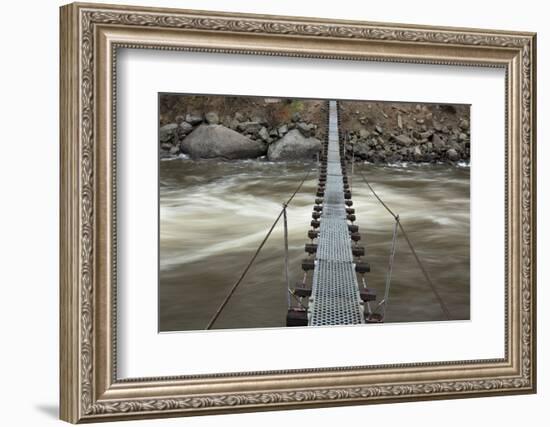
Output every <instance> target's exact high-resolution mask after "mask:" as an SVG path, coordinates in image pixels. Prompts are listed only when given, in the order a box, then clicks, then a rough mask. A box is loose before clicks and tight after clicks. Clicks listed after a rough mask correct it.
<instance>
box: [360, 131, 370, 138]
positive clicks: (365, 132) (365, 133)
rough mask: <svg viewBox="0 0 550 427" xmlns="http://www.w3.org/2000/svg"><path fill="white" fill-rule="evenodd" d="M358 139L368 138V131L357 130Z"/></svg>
mask: <svg viewBox="0 0 550 427" xmlns="http://www.w3.org/2000/svg"><path fill="white" fill-rule="evenodd" d="M359 137H360V138H362V139H367V138H368V137H369V131H368V130H366V129H360V130H359Z"/></svg>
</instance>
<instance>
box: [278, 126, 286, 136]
mask: <svg viewBox="0 0 550 427" xmlns="http://www.w3.org/2000/svg"><path fill="white" fill-rule="evenodd" d="M277 132H278V133H279V136H280V137H283V136H285V133H287V132H288V126H287V125H281V126H279V129H277Z"/></svg>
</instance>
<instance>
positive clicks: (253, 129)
mask: <svg viewBox="0 0 550 427" xmlns="http://www.w3.org/2000/svg"><path fill="white" fill-rule="evenodd" d="M261 128H262V125H261V124H260V123H259V122H241V123H239V124H238V126H237V129H238V130H240V131H241V132H245V133H258V132H259V131H260V129H261Z"/></svg>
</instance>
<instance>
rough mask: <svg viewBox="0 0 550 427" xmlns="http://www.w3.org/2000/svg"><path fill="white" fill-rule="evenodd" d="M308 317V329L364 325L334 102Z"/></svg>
mask: <svg viewBox="0 0 550 427" xmlns="http://www.w3.org/2000/svg"><path fill="white" fill-rule="evenodd" d="M309 313H310V315H309V325H311V326H322V325H346V324H358V323H365V320H364V316H363V308H362V306H361V298H360V296H359V288H358V283H357V276H356V274H355V265H354V263H353V255H352V251H351V239H350V235H349V231H348V223H347V219H346V207H345V202H344V182H343V180H342V167H341V163H340V141H339V132H338V109H337V105H336V101H330V103H329V135H328V151H327V179H326V185H325V194H324V200H323V211H322V216H321V224H320V227H319V237H318V249H317V254H316V257H315V268H314V272H313V288H312V304H311V305H310V309H309Z"/></svg>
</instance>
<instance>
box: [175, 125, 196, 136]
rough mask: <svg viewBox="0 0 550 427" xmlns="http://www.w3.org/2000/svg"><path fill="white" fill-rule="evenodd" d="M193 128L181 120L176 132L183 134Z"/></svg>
mask: <svg viewBox="0 0 550 427" xmlns="http://www.w3.org/2000/svg"><path fill="white" fill-rule="evenodd" d="M192 130H193V125H191V124H189V123H187V122H181V123H180V125H179V128H178V133H179V135H180V136H185V135H187V134H189V133H191V131H192Z"/></svg>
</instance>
